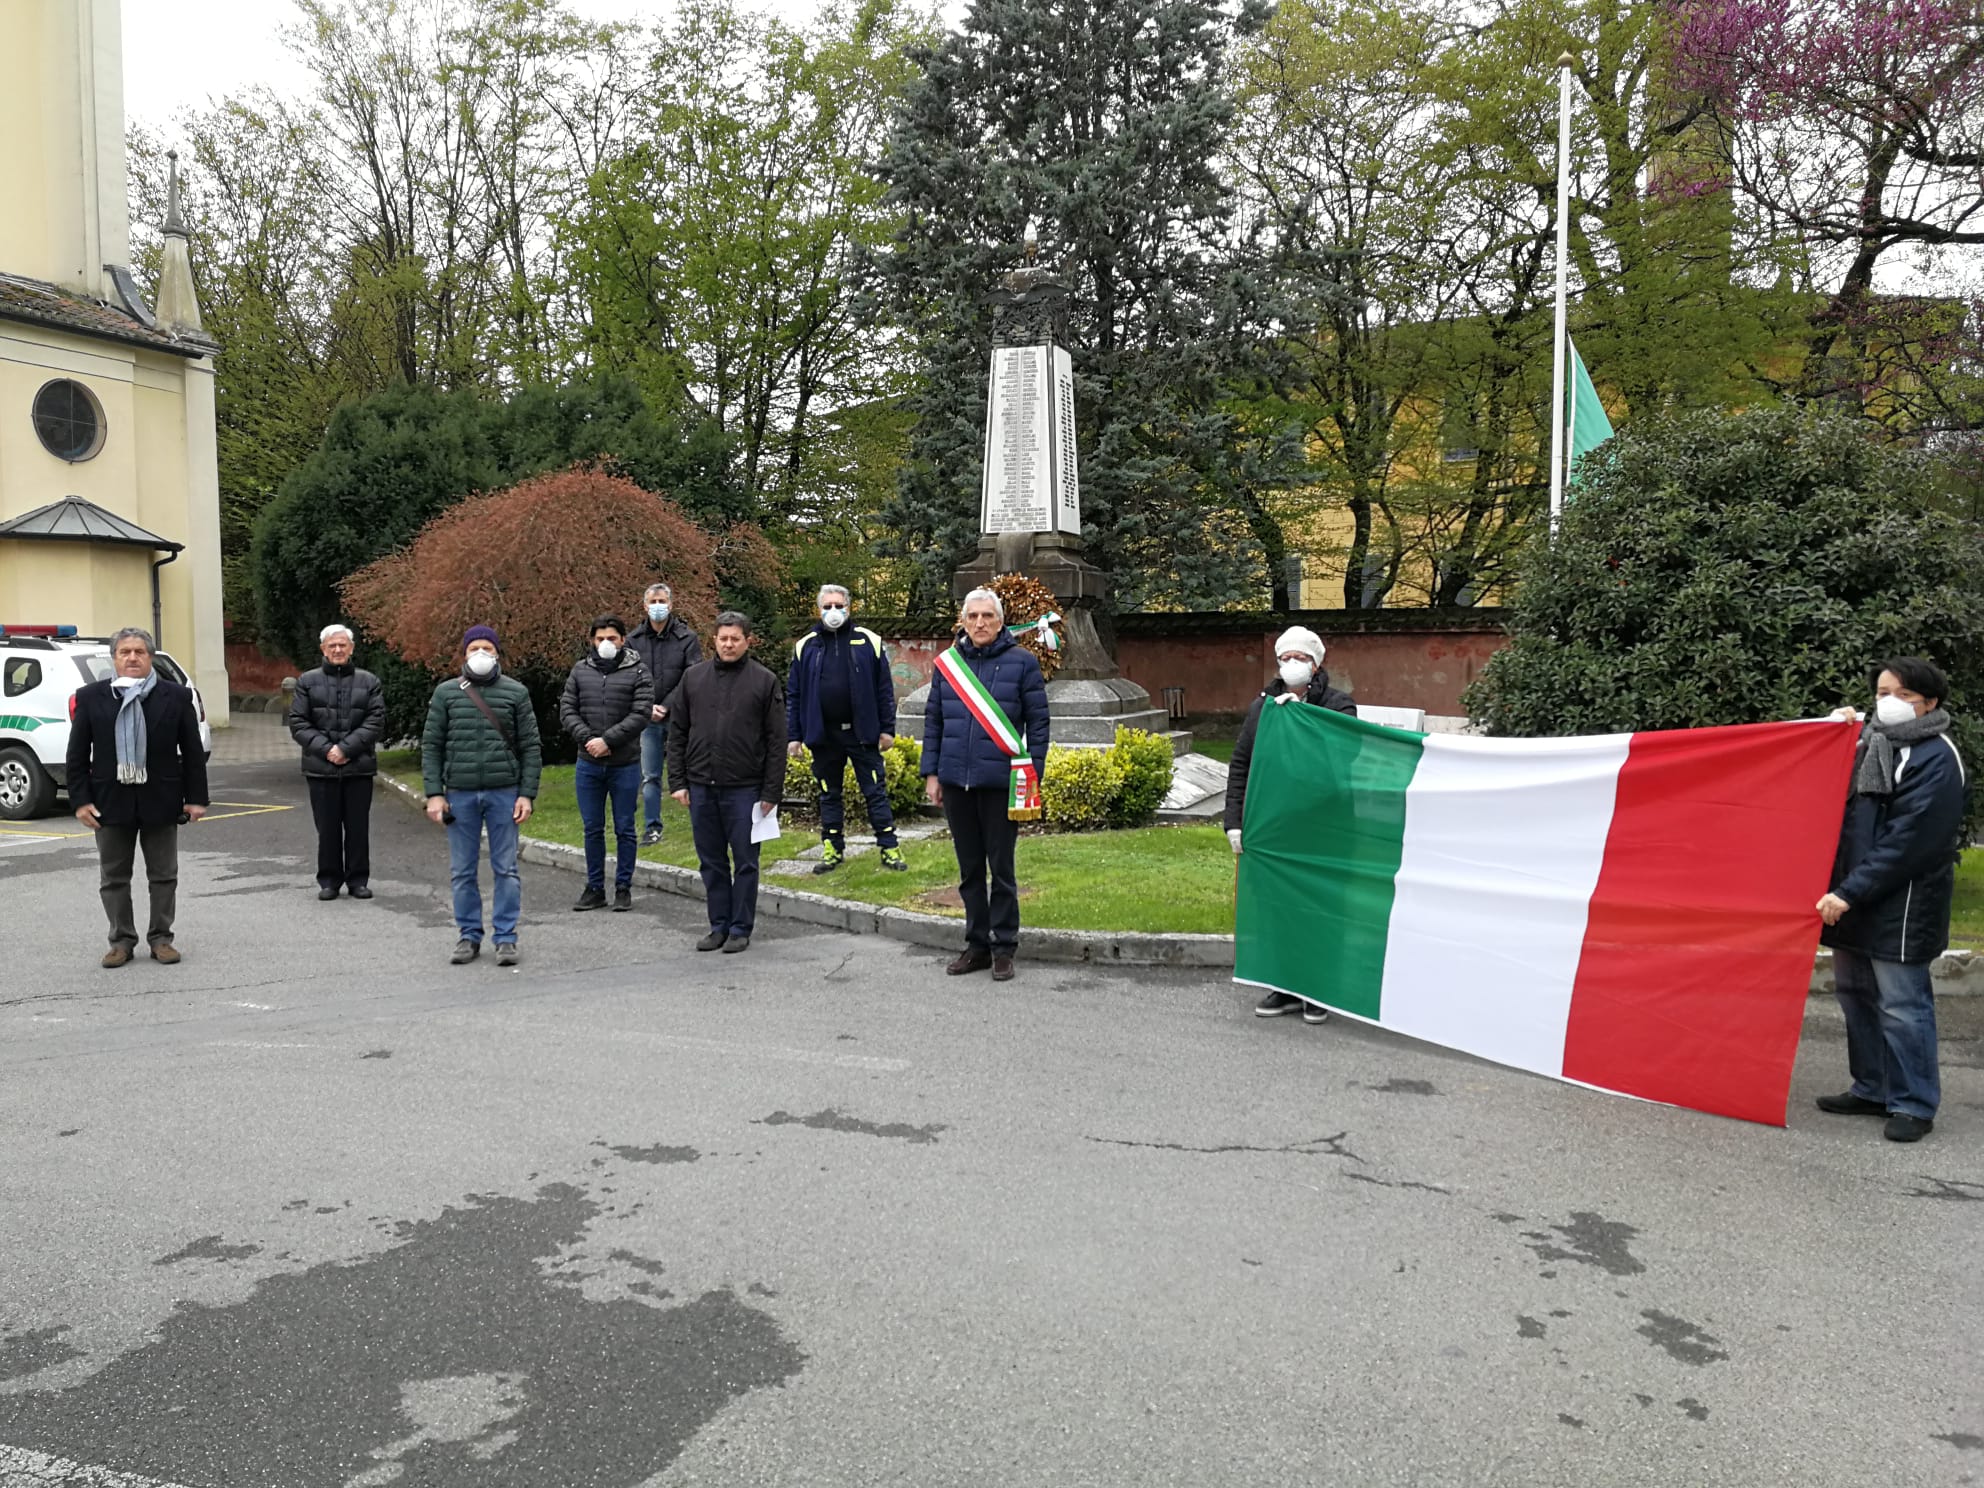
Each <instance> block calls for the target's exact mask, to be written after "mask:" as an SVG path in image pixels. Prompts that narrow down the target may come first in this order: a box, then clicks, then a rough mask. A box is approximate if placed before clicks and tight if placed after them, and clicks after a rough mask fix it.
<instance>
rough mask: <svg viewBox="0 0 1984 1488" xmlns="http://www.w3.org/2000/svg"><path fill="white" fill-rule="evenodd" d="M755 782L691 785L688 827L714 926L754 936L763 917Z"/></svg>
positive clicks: (727, 933)
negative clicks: (754, 818)
mask: <svg viewBox="0 0 1984 1488" xmlns="http://www.w3.org/2000/svg"><path fill="white" fill-rule="evenodd" d="M757 804H758V788H757V787H756V786H753V785H738V786H714V785H692V786H690V787H689V830H690V831H691V832H692V833H693V834H694V836H695V840H696V862H697V865H698V866H699V867H700V868H701V869H702V872H703V895H704V897H705V898H706V899H707V900H708V902H709V911H710V929H712V930H721V931H722V932H723V933H724V934H725V935H749V934H750V933H751V926H752V925H753V924H755V923H756V922H757V918H758V847H759V844H758V843H755V842H753V841H752V840H751V816H752V808H754V807H755V806H756V805H757Z"/></svg>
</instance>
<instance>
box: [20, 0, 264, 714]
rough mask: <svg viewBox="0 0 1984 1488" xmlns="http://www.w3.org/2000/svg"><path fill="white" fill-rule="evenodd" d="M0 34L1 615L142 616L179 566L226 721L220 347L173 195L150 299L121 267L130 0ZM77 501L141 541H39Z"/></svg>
mask: <svg viewBox="0 0 1984 1488" xmlns="http://www.w3.org/2000/svg"><path fill="white" fill-rule="evenodd" d="M0 36H4V37H5V38H6V43H7V50H6V53H5V56H4V59H0V141H4V142H5V148H4V149H0V625H5V624H10V623H12V624H48V625H74V626H76V627H77V629H78V630H79V631H80V632H82V633H83V634H86V635H90V634H93V635H107V634H109V633H110V632H111V631H113V630H115V629H117V628H118V627H119V626H124V625H141V626H145V627H146V628H150V627H151V626H152V624H153V591H152V584H153V568H154V564H156V563H159V561H160V560H169V561H166V562H164V564H163V566H162V567H159V568H158V570H157V580H158V602H159V613H158V617H157V619H158V626H159V630H160V642H161V644H162V645H163V646H164V647H165V648H166V649H168V650H170V651H171V652H172V653H173V655H174V656H175V657H177V658H178V660H179V662H180V663H181V665H183V666H184V667H185V668H186V670H187V671H188V672H189V673H191V674H192V676H193V678H194V680H195V681H196V682H198V683H199V685H200V689H201V691H202V693H203V694H204V695H205V699H206V704H207V709H208V713H209V716H210V717H211V718H212V719H213V721H214V722H215V723H225V722H226V720H227V692H228V689H227V662H226V655H225V650H224V636H223V631H222V619H221V567H220V482H219V466H218V461H217V457H216V447H215V433H214V377H213V370H214V364H213V357H214V355H215V353H216V352H217V350H218V348H217V347H216V346H215V344H214V343H213V341H212V340H211V339H210V338H208V336H207V335H206V333H205V332H204V330H203V329H202V327H201V324H200V312H199V303H198V299H197V297H196V295H195V293H194V288H193V279H192V269H191V264H190V261H189V259H188V255H187V242H186V235H185V232H184V229H183V227H182V226H181V224H180V222H179V220H178V213H177V209H176V206H177V192H176V190H175V191H174V193H173V201H174V209H173V210H172V212H171V213H170V214H169V217H168V221H167V223H166V224H165V231H166V237H165V253H164V262H163V267H162V269H161V272H160V279H159V288H158V304H157V306H156V308H154V307H152V306H150V305H147V304H146V303H145V301H144V299H143V297H142V295H141V293H140V292H139V291H138V289H137V286H136V285H135V284H134V283H133V282H132V279H131V276H130V272H129V269H128V268H127V267H126V265H127V264H128V262H129V260H130V256H131V254H130V224H129V219H128V216H127V212H126V207H125V157H124V108H123V47H122V38H121V28H120V15H119V7H118V0H0ZM65 498H79V499H80V501H82V502H87V503H88V504H89V506H90V507H92V508H95V509H96V510H97V511H98V512H101V513H104V514H108V516H109V517H110V518H113V519H119V520H121V522H122V523H123V524H128V527H123V528H119V529H118V530H119V531H120V532H124V533H126V534H128V531H129V529H130V528H135V529H138V530H139V532H140V534H141V540H140V541H139V542H137V543H134V542H132V541H130V540H129V539H128V536H125V537H120V538H117V539H110V540H107V539H102V538H81V539H77V540H49V539H48V538H47V537H46V536H43V535H40V534H38V533H37V532H36V530H35V529H36V528H37V526H38V523H37V521H36V518H35V517H34V516H33V515H32V514H36V513H41V512H43V511H44V510H45V509H46V508H49V507H50V506H51V505H52V504H55V503H60V502H63V501H64V499H65ZM23 519H26V520H25V521H23ZM10 524H11V525H15V526H16V528H17V531H16V533H15V534H13V535H10V533H9V531H8V528H9V526H10ZM97 525H98V527H99V528H103V527H104V524H97ZM92 530H95V529H92ZM105 530H107V528H106V529H105ZM148 538H156V539H158V540H159V542H160V544H161V546H159V547H158V548H156V549H151V548H148V547H146V546H144V545H143V540H144V539H148Z"/></svg>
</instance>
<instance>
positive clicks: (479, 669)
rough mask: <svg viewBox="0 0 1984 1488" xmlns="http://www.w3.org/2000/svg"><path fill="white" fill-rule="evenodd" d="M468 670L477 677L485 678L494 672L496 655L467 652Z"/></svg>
mask: <svg viewBox="0 0 1984 1488" xmlns="http://www.w3.org/2000/svg"><path fill="white" fill-rule="evenodd" d="M468 669H469V670H470V671H471V672H473V673H474V674H475V675H476V676H478V677H487V676H488V675H489V674H490V673H492V672H494V671H495V670H496V654H495V653H494V652H493V651H471V652H469V654H468Z"/></svg>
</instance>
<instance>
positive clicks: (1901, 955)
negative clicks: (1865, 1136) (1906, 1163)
mask: <svg viewBox="0 0 1984 1488" xmlns="http://www.w3.org/2000/svg"><path fill="white" fill-rule="evenodd" d="M1948 693H1949V678H1948V677H1946V676H1944V675H1943V671H1942V669H1941V668H1940V667H1938V666H1936V665H1935V664H1934V663H1932V662H1928V661H1924V660H1923V659H1922V658H1920V657H1917V656H1902V657H1896V658H1895V659H1893V660H1891V661H1889V662H1886V663H1885V664H1883V666H1882V667H1881V670H1880V671H1879V672H1878V673H1876V674H1875V677H1874V695H1875V696H1874V716H1873V718H1872V719H1871V720H1869V721H1868V723H1867V727H1866V730H1865V732H1863V733H1862V734H1861V736H1860V749H1859V752H1858V753H1857V754H1856V755H1855V756H1854V762H1853V785H1852V788H1851V794H1850V795H1849V796H1848V797H1847V802H1846V819H1845V822H1844V824H1843V825H1842V827H1841V829H1840V834H1839V855H1838V857H1837V858H1836V859H1835V860H1834V862H1833V871H1832V889H1831V891H1830V892H1829V893H1827V894H1826V896H1825V897H1824V898H1823V899H1821V900H1819V904H1818V910H1819V917H1820V918H1821V919H1822V920H1824V921H1825V930H1824V932H1823V933H1822V935H1821V937H1820V938H1821V939H1823V940H1824V941H1825V943H1826V944H1827V945H1829V946H1831V947H1832V965H1833V982H1834V985H1835V987H1836V988H1837V989H1838V994H1839V1005H1840V1008H1841V1009H1842V1010H1843V1011H1844V1012H1845V1014H1846V1063H1847V1068H1848V1069H1849V1070H1850V1071H1851V1072H1852V1074H1853V1085H1852V1088H1850V1089H1849V1090H1847V1091H1845V1092H1844V1093H1842V1094H1840V1095H1822V1096H1820V1097H1819V1100H1818V1105H1819V1109H1820V1110H1821V1111H1826V1112H1829V1113H1830V1114H1832V1115H1835V1116H1885V1117H1886V1118H1887V1122H1886V1125H1885V1126H1884V1127H1883V1128H1882V1135H1884V1136H1885V1137H1886V1138H1887V1139H1888V1140H1889V1141H1890V1142H1918V1141H1920V1140H1921V1139H1922V1138H1923V1137H1925V1136H1927V1135H1928V1134H1929V1132H1930V1131H1931V1130H1932V1129H1933V1128H1934V1127H1935V1124H1936V1119H1935V1118H1936V1107H1937V1105H1938V1103H1939V1102H1940V1100H1941V1098H1942V1080H1941V1074H1940V1071H1939V1070H1938V1069H1937V1062H1936V1001H1935V996H1934V993H1933V991H1932V989H1931V986H1930V982H1929V963H1930V962H1932V961H1934V960H1935V959H1936V958H1937V957H1938V956H1940V955H1942V953H1943V951H1944V949H1945V948H1946V947H1947V946H1948V944H1949V934H1950V899H1951V897H1952V895H1953V893H1954V891H1955V881H1956V860H1957V853H1958V850H1959V848H1960V846H1961V841H1962V832H1963V811H1964V795H1965V782H1964V769H1963V761H1962V759H1961V758H1960V757H1959V756H1958V755H1957V752H1956V746H1955V745H1954V744H1952V743H1951V742H1950V739H1949V726H1950V718H1949V714H1947V713H1946V712H1944V711H1943V699H1944V698H1945V697H1946V696H1947V695H1948ZM1835 716H1847V717H1855V716H1858V715H1857V714H1855V713H1854V712H1853V710H1852V709H1850V708H1845V709H1841V710H1840V713H1839V714H1838V715H1835Z"/></svg>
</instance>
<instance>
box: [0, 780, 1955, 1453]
mask: <svg viewBox="0 0 1984 1488" xmlns="http://www.w3.org/2000/svg"><path fill="white" fill-rule="evenodd" d="M215 795H216V798H217V800H220V801H225V802H229V803H233V814H231V815H222V809H221V808H217V811H216V816H217V818H219V819H216V820H214V821H211V822H208V823H203V824H201V825H200V826H198V827H196V828H193V829H190V830H189V831H188V832H187V833H185V834H184V835H183V836H182V847H181V857H182V865H183V867H182V881H181V890H180V922H179V944H180V946H181V948H182V950H183V951H184V952H185V956H186V959H185V961H184V963H183V964H182V965H180V966H178V967H172V968H168V967H161V966H157V965H154V964H153V963H151V962H150V961H140V962H137V963H134V964H133V965H132V966H130V967H128V968H125V969H123V970H120V971H114V972H106V971H102V970H99V969H98V968H97V966H96V964H95V962H96V958H97V956H98V955H99V954H100V953H101V949H102V946H103V928H102V919H101V912H100V910H99V908H98V905H97V901H96V895H95V863H94V858H93V856H92V855H91V848H90V845H89V843H88V842H87V841H86V840H84V839H80V838H73V837H66V836H61V835H50V836H49V837H48V838H47V839H45V840H44V839H40V838H35V837H28V836H23V835H19V834H18V833H14V834H8V835H3V836H0V906H4V910H5V916H6V922H7V926H8V931H9V934H8V938H7V946H6V951H5V954H4V958H0V1144H4V1146H0V1151H4V1153H5V1161H4V1162H0V1255H4V1257H5V1259H4V1261H0V1488H21V1485H26V1484H36V1485H42V1484H72V1483H82V1482H89V1483H91V1484H96V1485H101V1488H142V1485H145V1484H155V1483H166V1484H173V1485H182V1488H236V1485H238V1488H276V1485H291V1484H295V1485H317V1484H324V1485H374V1484H388V1483H400V1484H406V1485H414V1484H419V1485H455V1484H512V1483H514V1484H531V1485H567V1484H569V1485H593V1484H598V1485H616V1488H618V1485H626V1488H633V1485H653V1488H670V1485H687V1484H724V1485H733V1484H743V1485H755V1484H806V1485H835V1484H864V1485H865V1484H913V1485H918V1488H928V1485H947V1484H973V1485H977V1484H1018V1483H1025V1484H1119V1483H1120V1484H1139V1485H1144V1484H1153V1483H1156V1484H1208V1485H1211V1484H1220V1485H1225V1484H1236V1483H1317V1484H1356V1485H1363V1484H1380V1485H1383V1484H1401V1485H1427V1488H1433V1485H1442V1488H1444V1485H1454V1484H1470V1485H1471V1484H1489V1485H1492V1484H1510V1485H1515V1484H1521V1485H1525V1488H1536V1485H1559V1484H1561V1485H1574V1484H1575V1485H1588V1484H1606V1485H1639V1484H1648V1485H1651V1484H1663V1485H1665V1484H1675V1483H1687V1484H1691V1485H1696V1484H1699V1485H1720V1484H1727V1485H1742V1488H1751V1485H1757V1484H1786V1485H1792V1484H1796V1485H1800V1488H1808V1485H1820V1488H1824V1485H1831V1484H1840V1485H1845V1484H1859V1483H1864V1482H1869V1481H1876V1480H1883V1481H1901V1482H1912V1483H1917V1484H1924V1485H1945V1484H1948V1485H1955V1484H1965V1483H1973V1482H1984V1387H1980V1385H1979V1381H1980V1380H1984V1270H1980V1267H1979V1265H1978V1257H1979V1255H1980V1243H1981V1242H1984V1068H1980V1066H1984V1007H1980V1006H1979V1005H1978V1003H1979V1001H1980V1000H1975V999H1973V1000H1970V1001H1969V1002H1967V1003H1958V1002H1950V1003H1946V1004H1945V1007H1944V1010H1943V1011H1944V1018H1945V1050H1944V1053H1945V1102H1946V1103H1945V1107H1944V1115H1943V1119H1942V1120H1941V1121H1939V1123H1938V1127H1937V1130H1936V1132H1935V1134H1934V1135H1933V1136H1932V1137H1931V1138H1930V1139H1929V1140H1928V1141H1927V1142H1924V1143H1923V1144H1921V1145H1920V1146H1918V1147H1913V1148H1907V1147H1896V1146H1891V1145H1889V1144H1887V1143H1884V1142H1882V1141H1881V1140H1880V1137H1879V1128H1878V1124H1877V1123H1873V1122H1867V1121H1864V1120H1859V1121H1856V1120H1852V1119H1842V1118H1828V1117H1823V1116H1821V1115H1819V1114H1818V1113H1817V1112H1815V1111H1814V1110H1813V1109H1812V1106H1811V1100H1812V1097H1813V1096H1814V1095H1815V1094H1817V1093H1819V1092H1821V1091H1824V1090H1829V1089H1836V1088H1840V1087H1841V1085H1842V1080H1843V1075H1842V1070H1843V1065H1844V1050H1843V1046H1842V1040H1841V1033H1840V1028H1839V1022H1838V1018H1837V1015H1836V1014H1835V1013H1834V1012H1833V1011H1832V1009H1831V1008H1830V1007H1829V1006H1828V1005H1827V1004H1826V1003H1824V1002H1821V1001H1815V1002H1814V1003H1813V1005H1812V1007H1811V1010H1810V1014H1809V1016H1808V1019H1807V1024H1806V1037H1805V1042H1804V1047H1803V1050H1802V1054H1801V1060H1800V1064H1799V1069H1798V1076H1797V1080H1796V1083H1795V1086H1794V1094H1793V1102H1792V1111H1791V1122H1792V1124H1791V1127H1790V1129H1789V1130H1786V1131H1776V1130H1770V1129H1766V1128H1762V1127H1757V1126H1750V1125H1743V1124H1739V1123H1736V1122H1731V1121H1724V1120H1719V1119H1716V1118H1712V1117H1706V1116H1699V1115H1694V1114H1691V1113H1687V1112H1681V1111H1674V1110H1669V1109H1666V1108H1663V1107H1658V1106H1649V1105H1644V1104H1640V1103H1637V1102H1633V1101H1627V1100H1622V1099H1617V1098H1612V1097H1607V1096H1603V1095H1599V1094H1595V1093H1592V1092H1589V1091H1584V1090H1580V1089H1576V1088H1573V1087H1570V1086H1566V1085H1561V1084H1556V1083H1553V1082H1549V1081H1545V1080H1540V1079H1537V1078H1534V1077H1531V1076H1528V1075H1523V1074H1519V1073H1515V1072H1512V1071H1507V1070H1502V1069H1498V1068H1494V1067H1492V1066H1489V1065H1484V1064H1481V1063H1478V1062H1475V1061H1473V1060H1470V1059H1466V1058H1463V1057H1460V1056H1456V1055H1450V1054H1446V1053H1443V1052H1441V1051H1439V1050H1435V1049H1431V1048H1427V1047H1425V1046H1422V1045H1417V1044H1413V1043H1409V1042H1406V1041H1404V1040H1401V1039H1397V1038H1394V1037H1391V1036H1389V1035H1386V1034H1383V1033H1380V1032H1377V1031H1374V1030H1371V1029H1366V1028H1361V1027H1352V1026H1348V1025H1346V1024H1343V1023H1330V1024H1327V1025H1325V1026H1323V1027H1320V1028H1310V1027H1305V1026H1303V1025H1302V1024H1301V1023H1300V1021H1299V1020H1297V1019H1292V1018H1284V1019H1278V1020H1275V1021H1272V1022H1264V1021H1261V1020H1257V1019H1255V1018H1253V1017H1252V1016H1250V1011H1249V1010H1250V1007H1251V998H1250V997H1249V996H1248V995H1247V994H1246V993H1244V992H1243V991H1241V990H1239V989H1236V988H1234V987H1233V986H1231V985H1230V984H1229V983H1227V982H1225V981H1223V980H1221V979H1219V978H1217V977H1215V976H1212V975H1207V974H1182V973H1147V972H1135V971H1124V970H1116V971H1101V970H1097V971H1085V970H1078V969H1074V968H1067V967H1048V966H1041V965H1029V964H1027V962H1026V961H1025V953H1024V946H1022V951H1021V962H1020V976H1019V978H1018V979H1017V980H1016V981H1014V982H1012V983H1010V984H1007V985H1004V986H1001V987H997V988H995V987H994V986H993V985H992V984H991V983H990V982H988V981H986V980H984V979H983V978H971V979H965V980H950V979H947V978H945V977H944V976H943V975H942V972H941V963H942V961H943V959H945V958H944V957H943V956H941V955H938V954H935V953H930V952H924V951H918V950H915V949H913V948H909V947H905V946H901V945H897V944H895V943H892V942H889V941H884V940H876V939H864V938H850V937H846V936H840V935H835V934H831V933H828V932H824V931H812V930H807V929H803V928H798V927H790V926H785V925H780V924H775V923H774V924H768V925H766V926H764V927H762V933H761V934H760V935H759V936H758V937H757V938H756V939H755V940H754V942H753V945H752V949H751V951H750V952H749V953H748V954H747V955H744V956H733V957H712V956H698V955H696V954H695V953H694V952H693V951H692V950H691V949H690V947H691V944H692V942H693V939H694V937H695V936H696V935H697V934H699V933H700V931H701V928H702V927H701V925H700V923H699V922H698V921H699V917H698V915H697V913H696V910H695V907H694V906H693V905H691V904H689V903H688V902H686V901H683V900H680V899H674V898H668V897H664V896H659V895H643V896H641V897H640V898H639V900H638V901H637V909H636V912H635V913H632V914H622V915H614V914H589V915H575V914H572V913H570V912H569V910H568V908H567V906H568V905H569V903H570V901H571V899H572V897H573V895H574V894H575V892H576V890H577V887H578V885H577V882H576V880H574V879H573V878H571V877H568V876H565V875H563V874H560V873H557V872H556V871H554V870H550V869H541V868H534V867H531V866H529V865H526V867H525V870H524V874H525V884H524V900H525V908H524V926H523V933H522V937H521V940H522V945H523V950H524V957H525V959H524V964H523V965H522V966H521V967H519V968H518V969H517V970H516V971H514V972H510V971H504V970H501V969H499V968H497V967H496V966H494V965H493V964H492V962H490V961H489V960H487V959H485V960H484V961H481V962H478V963H476V964H474V965H471V966H468V967H451V966H449V965H447V964H446V957H447V953H448V950H449V948H450V946H451V945H452V942H453V933H452V930H451V928H450V917H449V914H448V912H447V904H446V896H445V879H446V848H445V843H444V842H443V840H442V837H441V834H440V833H439V832H438V831H437V830H434V829H431V828H429V827H428V826H427V825H426V824H425V823H424V822H423V821H421V820H420V819H419V818H418V817H417V816H416V815H415V814H414V813H413V812H412V811H411V810H410V809H407V808H404V807H402V806H401V805H400V804H399V803H398V802H397V801H395V800H394V799H392V798H390V797H384V796H382V797H381V798H380V800H379V802H378V804H377V806H376V807H375V812H374V827H375V833H374V835H375V862H376V864H377V867H376V869H375V872H374V876H373V883H374V886H375V888H376V889H377V890H378V898H376V899H375V900H373V901H372V902H371V903H369V904H365V903H356V902H352V901H349V900H339V901H337V902H335V903H331V904H320V903H319V902H318V901H317V900H316V898H315V891H314V883H313V880H312V873H311V862H312V852H313V844H312V840H311V831H310V823H309V816H308V810H307V804H306V798H305V794H304V790H303V785H302V782H301V779H300V777H298V776H297V775H296V774H295V773H294V770H293V767H292V766H290V765H288V764H287V763H285V762H281V761H278V762H273V763H255V764H238V765H222V766H219V767H218V768H217V771H216V789H215ZM41 825H42V826H43V828H44V829H45V830H46V831H47V832H48V833H50V834H60V833H62V832H64V831H67V830H68V829H69V826H70V824H69V823H68V822H67V821H66V820H65V819H54V820H51V821H49V822H47V823H43V824H41ZM1021 872H1022V877H1024V874H1025V854H1024V849H1022V855H1021ZM1290 928H1291V933H1300V927H1299V926H1293V927H1290ZM77 1464H87V1465H89V1466H90V1467H92V1468H95V1469H99V1470H101V1471H99V1472H98V1473H97V1474H96V1475H94V1476H84V1475H82V1473H83V1470H82V1469H81V1468H80V1467H78V1466H76V1465H77Z"/></svg>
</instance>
